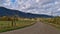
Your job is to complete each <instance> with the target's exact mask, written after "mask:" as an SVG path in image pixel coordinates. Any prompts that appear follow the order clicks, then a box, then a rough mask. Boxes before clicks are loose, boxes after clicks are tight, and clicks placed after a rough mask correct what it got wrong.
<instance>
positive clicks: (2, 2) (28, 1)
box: [0, 0, 60, 16]
mask: <svg viewBox="0 0 60 34" xmlns="http://www.w3.org/2000/svg"><path fill="white" fill-rule="evenodd" d="M1 6H3V7H6V8H9V9H14V10H19V11H22V12H27V13H33V14H46V15H54V16H60V0H0V7H1ZM52 13H53V14H52Z"/></svg>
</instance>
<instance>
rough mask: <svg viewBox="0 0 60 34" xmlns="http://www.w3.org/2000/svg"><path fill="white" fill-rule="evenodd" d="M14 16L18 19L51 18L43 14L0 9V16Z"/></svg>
mask: <svg viewBox="0 0 60 34" xmlns="http://www.w3.org/2000/svg"><path fill="white" fill-rule="evenodd" d="M14 15H18V16H19V17H24V18H37V17H43V18H51V17H52V16H49V15H44V14H31V13H25V12H22V11H18V10H12V9H7V8H5V7H0V16H14Z"/></svg>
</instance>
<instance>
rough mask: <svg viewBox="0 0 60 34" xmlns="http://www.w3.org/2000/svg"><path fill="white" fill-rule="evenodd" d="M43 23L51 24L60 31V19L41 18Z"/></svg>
mask: <svg viewBox="0 0 60 34" xmlns="http://www.w3.org/2000/svg"><path fill="white" fill-rule="evenodd" d="M40 21H41V22H43V23H46V24H50V25H51V26H53V27H55V28H57V29H60V17H55V18H41V19H40Z"/></svg>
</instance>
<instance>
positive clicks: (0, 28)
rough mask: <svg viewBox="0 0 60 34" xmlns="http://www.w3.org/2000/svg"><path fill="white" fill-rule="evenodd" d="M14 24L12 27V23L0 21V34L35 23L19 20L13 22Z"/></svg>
mask: <svg viewBox="0 0 60 34" xmlns="http://www.w3.org/2000/svg"><path fill="white" fill-rule="evenodd" d="M14 23H16V25H15V26H12V21H0V32H5V31H10V30H15V29H20V28H24V27H27V26H31V25H33V24H34V23H35V21H32V20H19V21H15V22H14Z"/></svg>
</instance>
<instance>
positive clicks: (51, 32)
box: [0, 22, 60, 34]
mask: <svg viewBox="0 0 60 34" xmlns="http://www.w3.org/2000/svg"><path fill="white" fill-rule="evenodd" d="M0 34H60V30H57V29H55V28H54V27H52V26H50V25H47V24H44V23H41V22H37V23H36V24H34V25H32V26H30V27H26V28H22V29H18V30H14V31H8V32H4V33H0Z"/></svg>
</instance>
